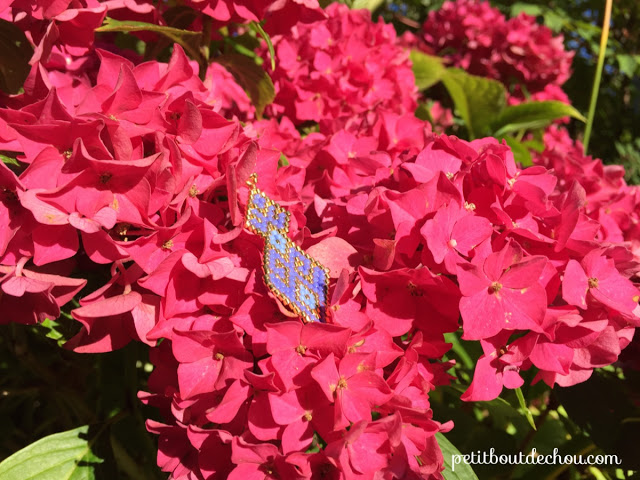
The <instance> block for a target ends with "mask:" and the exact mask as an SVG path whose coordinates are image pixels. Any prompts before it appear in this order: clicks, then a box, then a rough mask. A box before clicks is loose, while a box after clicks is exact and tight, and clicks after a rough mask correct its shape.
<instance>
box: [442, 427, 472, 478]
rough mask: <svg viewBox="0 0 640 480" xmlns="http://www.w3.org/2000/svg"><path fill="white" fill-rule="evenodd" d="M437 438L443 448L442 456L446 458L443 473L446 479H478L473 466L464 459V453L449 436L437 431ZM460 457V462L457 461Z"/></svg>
mask: <svg viewBox="0 0 640 480" xmlns="http://www.w3.org/2000/svg"><path fill="white" fill-rule="evenodd" d="M436 440H438V445H440V450H442V456H443V458H444V471H443V472H442V475H443V476H444V478H445V479H446V480H478V477H477V476H476V474H475V473H474V471H473V469H472V468H471V466H470V465H469V464H467V463H464V461H462V454H461V453H460V451H459V450H458V449H457V448H456V447H454V445H453V444H452V443H451V442H450V441H449V440H447V437H445V436H444V435H443V434H441V433H440V432H438V433H436ZM456 455H459V456H456ZM454 456H455V457H454ZM454 459H455V462H454ZM458 459H460V461H459V462H458V461H457V460H458Z"/></svg>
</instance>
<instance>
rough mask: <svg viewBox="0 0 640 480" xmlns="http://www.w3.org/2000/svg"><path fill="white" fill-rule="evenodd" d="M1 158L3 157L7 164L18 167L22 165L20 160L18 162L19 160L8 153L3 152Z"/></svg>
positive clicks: (3, 161)
mask: <svg viewBox="0 0 640 480" xmlns="http://www.w3.org/2000/svg"><path fill="white" fill-rule="evenodd" d="M0 159H2V163H4V164H5V165H13V166H16V167H19V166H20V162H18V160H16V159H15V158H11V157H7V156H6V155H2V154H1V153H0Z"/></svg>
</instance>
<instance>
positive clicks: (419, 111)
mask: <svg viewBox="0 0 640 480" xmlns="http://www.w3.org/2000/svg"><path fill="white" fill-rule="evenodd" d="M413 114H414V115H415V116H416V118H419V119H420V120H426V121H427V122H429V123H431V124H433V117H432V116H431V111H430V110H429V105H428V104H426V103H419V104H418V108H416V111H415V112H413Z"/></svg>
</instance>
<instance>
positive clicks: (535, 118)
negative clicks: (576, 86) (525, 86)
mask: <svg viewBox="0 0 640 480" xmlns="http://www.w3.org/2000/svg"><path fill="white" fill-rule="evenodd" d="M563 117H573V118H576V119H578V120H580V121H582V122H584V121H586V119H585V118H584V116H583V115H582V114H581V113H580V112H579V111H578V110H576V109H575V108H574V107H572V106H571V105H567V104H566V103H563V102H559V101H558V100H547V101H544V102H526V103H521V104H520V105H512V106H509V107H507V108H505V109H504V110H503V111H502V112H501V113H500V115H499V116H498V118H496V119H495V120H494V122H493V123H492V125H491V127H492V130H493V131H494V132H495V133H494V135H495V136H496V137H498V138H500V137H502V136H504V135H505V134H507V133H510V132H517V131H519V130H532V129H535V128H541V127H545V126H547V125H549V124H550V123H551V122H553V121H554V120H556V119H558V118H563Z"/></svg>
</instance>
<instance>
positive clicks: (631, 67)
mask: <svg viewBox="0 0 640 480" xmlns="http://www.w3.org/2000/svg"><path fill="white" fill-rule="evenodd" d="M639 59H640V56H639V55H626V54H624V55H617V56H616V60H618V66H619V67H620V73H622V74H623V75H626V76H627V77H629V78H632V77H633V75H634V73H635V72H636V70H637V68H638V64H639V62H638V60H639Z"/></svg>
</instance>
